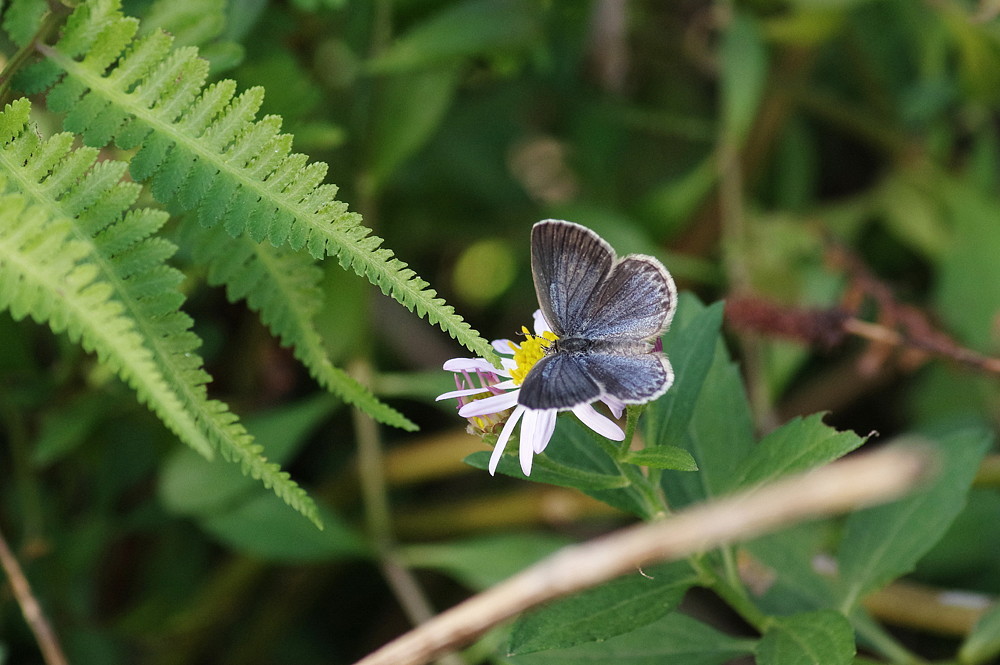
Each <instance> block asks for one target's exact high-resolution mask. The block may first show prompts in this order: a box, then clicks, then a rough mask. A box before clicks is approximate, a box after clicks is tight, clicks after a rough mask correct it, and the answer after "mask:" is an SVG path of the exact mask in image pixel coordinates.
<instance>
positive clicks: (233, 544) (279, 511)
mask: <svg viewBox="0 0 1000 665" xmlns="http://www.w3.org/2000/svg"><path fill="white" fill-rule="evenodd" d="M317 509H318V512H319V518H320V519H321V520H322V523H323V525H324V528H323V529H322V530H319V529H316V528H315V527H313V526H312V525H310V524H308V523H306V522H305V521H304V520H301V519H294V517H293V516H292V515H291V514H290V513H289V512H288V508H287V506H285V505H284V504H283V503H281V501H279V500H278V498H277V497H276V496H274V495H273V494H265V493H263V492H257V493H256V496H254V497H253V498H252V499H250V500H249V501H245V502H243V503H240V504H239V505H238V506H236V507H234V508H233V509H232V510H230V511H227V512H223V513H216V514H213V515H212V516H211V517H209V518H207V519H205V520H202V521H201V522H200V524H201V527H202V528H203V529H204V530H205V531H206V532H208V533H209V534H211V535H212V536H213V537H214V538H215V539H216V540H218V541H220V542H221V543H223V544H225V545H226V546H228V547H230V548H232V549H234V550H236V551H239V552H242V553H244V554H247V555H250V556H254V557H259V558H262V559H266V560H268V561H280V562H284V563H302V562H306V561H335V560H340V559H344V558H357V557H363V556H367V555H368V554H369V552H368V548H367V546H366V545H365V543H364V541H363V540H362V538H361V537H360V536H359V535H358V533H357V532H356V531H354V530H353V529H351V528H349V527H348V526H347V525H346V524H345V523H344V522H343V520H341V519H340V518H339V517H338V516H337V515H335V514H333V513H331V512H330V511H329V510H326V509H325V508H324V507H322V506H317Z"/></svg>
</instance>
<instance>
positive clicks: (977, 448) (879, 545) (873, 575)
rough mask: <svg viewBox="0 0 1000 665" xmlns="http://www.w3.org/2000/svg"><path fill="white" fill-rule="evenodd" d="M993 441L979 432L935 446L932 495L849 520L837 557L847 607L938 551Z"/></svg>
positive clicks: (965, 432) (958, 435)
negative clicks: (937, 456)
mask: <svg viewBox="0 0 1000 665" xmlns="http://www.w3.org/2000/svg"><path fill="white" fill-rule="evenodd" d="M992 438H993V437H992V435H991V434H989V433H988V432H985V431H983V430H977V429H968V430H962V431H958V432H955V433H952V434H950V435H947V436H943V437H941V438H940V440H938V441H936V442H935V443H936V447H937V448H938V449H939V451H940V457H941V470H940V472H939V473H938V476H937V477H936V478H935V479H934V481H933V483H932V484H931V485H930V486H929V487H928V488H927V489H926V490H924V491H922V492H920V493H918V494H915V495H913V496H910V497H907V498H905V499H903V500H901V501H897V502H895V503H891V504H886V505H883V506H876V507H875V508H869V509H867V510H863V511H860V512H857V513H853V514H852V515H851V516H850V517H849V518H848V520H847V526H846V529H845V533H844V538H843V540H842V541H841V543H840V547H839V550H838V553H837V558H838V560H839V572H840V581H841V583H842V584H843V599H844V600H843V607H845V608H850V607H853V606H854V604H855V603H857V602H858V601H860V599H861V598H862V597H863V596H864V594H865V593H867V592H869V591H872V590H874V589H877V588H879V587H881V586H883V585H884V584H886V583H887V582H889V581H891V580H893V579H895V578H897V577H899V576H900V575H903V574H905V573H907V572H909V571H910V570H912V569H913V567H914V566H915V565H916V563H917V561H918V560H919V559H920V557H922V556H923V555H924V553H925V552H927V551H928V550H929V549H931V548H932V547H933V546H934V544H935V543H936V542H937V541H938V539H940V538H941V536H942V535H943V534H944V533H945V531H947V529H948V527H949V525H950V524H951V523H952V521H953V520H954V519H955V517H956V516H957V515H958V513H959V511H961V510H962V507H963V506H964V505H965V500H966V494H967V493H968V491H969V485H970V484H971V483H972V479H973V477H975V474H976V470H977V469H978V468H979V463H980V461H981V460H982V457H983V454H984V453H985V452H986V449H987V448H988V447H989V445H990V443H991V441H992Z"/></svg>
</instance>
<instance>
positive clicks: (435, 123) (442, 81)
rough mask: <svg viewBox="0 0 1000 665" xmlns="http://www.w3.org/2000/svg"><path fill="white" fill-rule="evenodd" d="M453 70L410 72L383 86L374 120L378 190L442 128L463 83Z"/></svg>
mask: <svg viewBox="0 0 1000 665" xmlns="http://www.w3.org/2000/svg"><path fill="white" fill-rule="evenodd" d="M459 71H460V70H459V69H458V68H457V67H450V68H445V69H432V70H427V71H417V72H408V73H405V74H399V75H396V76H392V77H390V78H388V80H386V81H384V82H383V85H382V87H381V95H380V96H379V103H378V104H377V105H376V107H375V110H376V112H375V114H374V116H373V117H372V120H371V127H370V129H369V132H370V134H371V136H372V137H373V140H372V150H373V154H372V157H371V174H372V178H373V179H374V181H375V182H374V187H375V189H376V190H378V189H380V188H381V185H382V184H384V183H385V181H386V180H388V179H389V178H390V177H391V176H392V174H393V172H394V171H395V170H396V168H397V167H398V166H399V165H400V164H401V163H402V162H403V161H404V160H405V159H407V158H408V157H410V156H411V155H413V153H415V152H416V151H417V150H418V149H419V148H420V147H421V146H422V145H423V144H424V143H425V142H426V141H427V139H428V138H429V137H430V136H431V134H433V133H434V131H435V130H437V128H438V127H439V126H440V125H441V121H442V120H443V119H444V116H445V113H446V112H447V111H448V108H449V107H450V106H451V101H452V98H453V97H454V96H455V89H456V88H457V86H458V83H459Z"/></svg>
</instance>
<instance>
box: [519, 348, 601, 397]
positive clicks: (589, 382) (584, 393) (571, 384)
mask: <svg viewBox="0 0 1000 665" xmlns="http://www.w3.org/2000/svg"><path fill="white" fill-rule="evenodd" d="M601 391H602V387H601V386H600V385H599V384H598V383H597V381H595V380H594V379H593V378H592V377H591V376H590V374H589V372H588V371H587V367H586V365H585V364H584V363H583V356H582V355H580V354H571V353H556V354H554V355H551V356H545V357H544V358H542V359H541V360H539V361H538V362H537V363H535V366H534V367H532V368H531V371H530V372H528V376H526V377H524V383H522V384H521V390H520V392H519V393H518V396H517V402H518V404H522V405H524V406H526V407H528V408H529V409H560V410H563V409H570V408H573V407H574V406H579V405H580V404H590V403H591V402H593V401H595V400H596V399H597V398H598V397H600V396H601Z"/></svg>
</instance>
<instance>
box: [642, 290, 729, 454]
mask: <svg viewBox="0 0 1000 665" xmlns="http://www.w3.org/2000/svg"><path fill="white" fill-rule="evenodd" d="M721 325H722V303H721V302H719V303H715V304H714V305H711V306H709V307H704V306H703V305H701V303H699V302H698V301H697V300H696V299H695V298H694V297H693V296H689V295H688V294H684V293H682V294H681V298H680V301H679V305H678V313H677V318H676V319H675V320H674V324H673V326H672V327H671V329H670V331H669V332H668V333H667V335H666V336H665V337H664V351H665V352H666V353H667V355H668V357H669V358H670V363H671V365H673V368H674V384H673V385H672V386H670V389H669V390H668V391H667V392H666V394H664V395H663V397H661V398H660V399H658V400H656V401H655V402H653V403H652V404H650V406H649V408H647V409H646V411H645V412H644V413H643V418H644V419H645V433H646V445H647V446H649V447H651V448H653V447H656V446H665V445H672V446H675V445H679V444H681V443H682V442H683V440H684V433H685V432H686V431H687V427H688V422H689V421H690V420H691V415H692V414H693V413H694V410H695V405H696V404H697V403H698V396H699V394H700V393H701V390H702V386H703V385H704V383H705V377H706V376H708V372H709V369H710V368H711V366H712V359H713V357H714V355H715V347H716V344H717V343H718V342H719V327H720V326H721Z"/></svg>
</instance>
